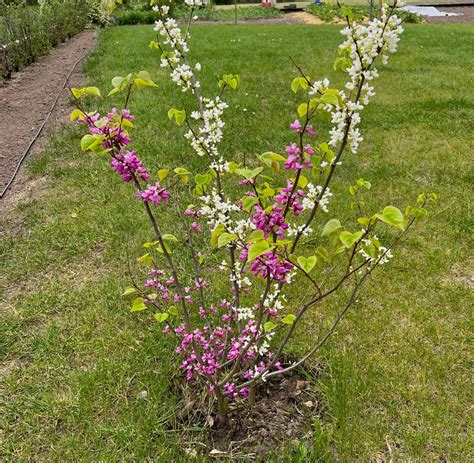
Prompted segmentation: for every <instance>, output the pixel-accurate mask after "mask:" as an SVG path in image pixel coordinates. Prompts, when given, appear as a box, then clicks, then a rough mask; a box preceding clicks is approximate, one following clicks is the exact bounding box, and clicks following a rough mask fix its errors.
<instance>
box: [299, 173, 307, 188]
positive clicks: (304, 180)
mask: <svg viewBox="0 0 474 463" xmlns="http://www.w3.org/2000/svg"><path fill="white" fill-rule="evenodd" d="M306 185H308V179H307V178H306V177H305V176H304V175H300V178H299V179H298V186H299V187H300V188H306Z"/></svg>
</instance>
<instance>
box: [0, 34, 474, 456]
mask: <svg viewBox="0 0 474 463" xmlns="http://www.w3.org/2000/svg"><path fill="white" fill-rule="evenodd" d="M473 36H474V28H473V27H472V26H459V25H456V26H446V25H442V26H441V25H421V26H412V27H407V31H406V33H405V34H404V36H403V38H402V42H401V45H400V51H399V53H398V54H397V55H396V56H394V57H393V58H392V60H391V62H390V65H389V66H388V67H385V68H382V69H381V78H380V79H379V80H378V81H377V82H376V89H377V96H376V97H375V98H374V101H373V103H372V105H371V106H370V107H369V108H367V109H366V110H364V114H363V116H364V119H363V123H362V128H363V132H364V137H365V139H366V142H364V144H363V146H362V150H361V154H360V155H359V156H357V157H354V156H348V157H346V161H345V163H344V165H343V166H342V168H341V170H340V172H339V173H338V179H339V180H340V184H339V185H340V186H339V187H338V188H337V189H336V191H337V192H338V195H337V196H335V198H334V202H333V203H332V204H331V209H330V210H331V212H330V214H329V215H328V216H322V217H321V218H320V220H321V225H322V224H324V222H325V221H326V220H327V219H328V218H330V217H332V216H333V215H334V216H337V214H338V211H340V210H343V209H344V207H345V205H346V204H347V202H348V201H349V197H348V195H347V193H346V191H347V187H348V186H349V185H350V184H351V183H352V182H353V181H354V180H355V179H357V178H359V177H363V178H365V179H367V180H370V181H371V182H372V185H373V187H372V194H371V195H370V196H369V197H368V198H367V202H368V206H369V207H372V208H376V207H378V206H383V205H387V204H393V205H396V206H399V207H403V206H404V205H405V204H407V203H409V202H413V200H414V198H416V196H417V194H418V193H419V192H422V191H436V192H437V193H438V195H439V197H440V202H439V206H438V209H437V210H436V211H435V212H434V214H432V215H431V217H430V220H429V221H427V222H424V223H420V224H419V225H418V226H417V228H416V230H415V231H414V233H412V234H411V235H410V236H409V237H408V239H407V240H406V241H405V242H404V244H403V245H402V246H401V247H399V248H397V249H396V251H395V253H394V254H395V259H393V261H392V262H391V263H390V265H388V266H387V267H385V268H384V269H383V270H382V271H379V272H378V273H377V275H376V279H374V280H373V281H372V282H371V284H370V285H369V287H368V288H367V290H366V291H365V292H364V294H363V296H361V297H360V298H359V302H358V304H357V305H356V306H355V307H354V310H352V312H351V313H350V314H349V316H348V317H347V319H346V320H345V321H344V323H343V324H341V325H340V328H339V329H338V331H337V333H336V335H335V336H334V337H333V339H332V340H331V342H330V344H329V345H328V346H327V347H326V348H325V349H324V350H323V351H322V352H321V355H320V357H319V358H316V359H315V360H314V361H315V362H318V363H320V364H323V365H324V371H325V373H324V374H323V375H322V377H321V381H320V382H318V383H317V384H316V385H315V387H317V388H319V389H320V391H321V392H322V393H323V394H324V400H325V402H326V411H325V413H323V414H321V415H319V416H315V417H314V428H312V430H311V431H312V433H313V434H312V436H313V437H311V439H312V440H313V442H314V452H313V453H312V454H311V456H307V457H301V455H300V456H299V457H298V455H297V454H296V452H293V451H292V450H291V448H290V446H288V448H287V450H286V453H285V454H284V456H282V455H283V454H281V455H280V456H279V457H276V456H275V457H273V458H274V460H275V461H298V458H301V460H300V461H344V462H351V461H361V462H365V461H384V460H385V461H388V460H390V459H393V461H420V462H422V461H453V462H454V461H456V462H457V461H459V462H468V461H472V460H473V458H474V455H473V452H472V441H470V439H471V438H472V431H473V429H472V421H471V419H472V417H471V416H470V414H471V413H472V408H471V407H472V392H471V390H472V388H471V386H472V384H471V376H472V369H471V365H470V364H469V353H470V348H472V345H470V337H472V325H470V323H471V322H472V280H471V279H470V277H471V276H472V273H473V261H472V258H470V249H472V240H471V239H472V234H471V233H472V211H471V208H470V200H471V199H472V184H473V182H472V181H473V178H472V161H471V156H472V151H473V142H472V129H473V127H472V121H473V116H474V111H473V107H474V104H473V103H474V101H473V95H472V88H471V84H472V80H471V78H472V62H470V56H471V55H470V51H471V44H472V40H473V38H474V37H473ZM152 38H153V32H152V30H151V29H150V28H149V27H121V28H113V29H107V30H104V31H102V33H101V36H100V43H99V47H98V50H97V52H96V53H95V54H94V55H93V56H92V57H91V58H90V59H89V61H88V64H87V68H86V69H87V73H88V75H89V76H90V81H91V82H93V83H94V84H96V85H98V86H99V87H100V88H101V89H102V90H103V91H105V90H107V89H108V88H109V83H110V80H111V78H112V77H113V76H115V75H124V74H126V73H128V72H132V71H138V70H141V69H146V70H148V71H150V72H151V74H152V77H153V78H154V79H155V81H157V82H158V84H159V86H160V89H159V91H156V92H144V93H141V94H137V95H136V96H134V97H133V99H132V102H131V109H132V111H133V113H134V114H135V115H136V117H137V129H136V130H135V131H134V139H135V141H134V145H133V146H134V148H135V149H136V150H137V151H138V152H139V154H140V156H141V157H142V158H144V159H145V160H146V163H147V165H149V166H150V167H151V168H152V169H153V170H157V169H158V168H161V167H172V166H176V165H186V166H188V167H189V168H190V169H192V170H194V171H199V170H203V169H204V168H205V160H203V159H196V158H195V156H194V155H193V154H192V152H191V150H190V149H189V148H188V147H187V145H186V143H185V142H184V141H183V139H182V137H181V136H180V132H181V131H180V129H177V128H176V126H175V125H173V124H172V123H171V122H170V121H169V120H168V118H167V117H166V113H167V110H168V108H169V107H172V106H176V107H183V106H186V105H187V104H188V103H187V101H188V100H186V99H185V98H184V97H183V96H182V95H181V93H180V92H179V91H177V90H176V89H175V88H174V87H173V85H171V84H170V83H169V82H168V78H167V77H166V75H165V73H164V71H163V70H161V69H160V68H159V60H158V57H157V55H156V54H154V53H153V52H152V51H151V50H149V48H148V47H147V45H148V43H149V41H150V40H151V39H152ZM340 41H341V36H340V35H339V33H338V27H336V26H317V27H311V26H202V27H196V28H195V30H194V32H193V39H192V50H193V53H192V55H193V59H196V60H198V61H199V62H201V63H202V65H203V72H202V82H203V84H202V85H203V89H204V93H205V94H210V95H213V94H214V92H215V91H216V82H217V79H218V77H219V76H220V75H222V74H223V73H239V74H240V76H241V81H242V84H241V88H240V89H239V91H238V92H237V93H235V94H229V95H227V96H226V99H227V100H228V102H229V103H230V104H231V106H232V109H231V110H229V111H228V113H227V116H226V119H227V123H228V124H227V128H226V136H225V143H223V145H222V150H223V152H224V154H225V155H226V156H227V157H229V158H234V159H237V160H243V159H244V157H245V158H246V160H247V161H249V160H251V159H252V157H253V156H254V155H255V154H257V153H261V152H264V151H267V150H270V149H271V150H276V151H282V150H283V147H284V146H285V144H286V143H288V141H290V140H291V134H290V133H289V132H288V130H287V127H288V124H289V123H290V122H291V121H292V120H293V119H294V117H295V114H294V112H295V107H296V104H297V103H298V101H299V99H298V96H295V95H294V94H293V93H292V92H291V90H290V82H291V80H292V78H293V77H294V76H295V75H296V72H295V70H294V69H293V68H292V66H291V63H290V61H289V59H288V57H289V56H292V57H293V59H295V61H297V62H298V63H300V64H301V65H302V67H303V68H304V69H305V71H306V72H307V73H308V74H309V75H311V76H312V77H313V78H316V77H322V76H324V75H327V76H329V77H330V78H331V80H333V81H334V82H336V83H338V84H340V83H341V82H342V76H340V75H336V73H335V72H334V71H332V64H333V61H334V59H335V57H336V47H337V45H338V43H339V42H340ZM109 104H110V102H105V103H100V105H101V108H102V109H105V108H108V107H109ZM115 104H117V105H118V104H119V100H118V99H117V100H116V101H115ZM101 108H99V109H101ZM320 130H321V131H322V132H324V130H327V126H324V127H321V128H320ZM81 133H82V132H81V129H79V128H77V127H73V126H67V127H64V128H63V129H62V130H61V131H60V132H59V133H58V134H57V135H56V136H54V137H53V138H52V139H51V142H50V144H49V146H48V147H47V149H46V150H45V152H44V153H43V154H42V155H41V156H39V157H38V158H36V159H33V160H31V161H30V162H29V165H28V174H29V176H30V177H31V182H33V185H34V188H33V191H32V193H31V194H30V195H26V197H24V198H23V199H22V201H21V202H20V203H19V204H17V206H16V208H15V209H14V210H13V211H11V210H10V211H8V213H7V214H5V219H4V220H3V232H4V239H3V241H2V245H1V246H2V247H1V250H2V280H1V284H2V288H1V293H0V295H1V296H2V298H3V300H4V303H3V308H2V312H1V315H2V322H1V334H0V340H1V354H2V368H1V373H2V384H1V385H0V393H1V397H2V399H1V406H2V411H1V413H0V416H1V417H0V420H1V426H2V433H1V434H0V440H1V447H0V448H1V451H0V452H1V453H0V455H1V459H2V460H3V461H28V460H33V461H187V458H188V457H187V456H186V453H185V452H184V447H189V444H185V441H186V440H191V439H193V438H194V439H196V440H198V441H199V440H201V441H203V440H205V438H203V437H201V436H200V435H199V430H189V431H188V434H187V435H185V436H183V435H182V433H181V431H173V425H174V421H175V418H174V417H175V413H176V410H177V407H179V402H178V400H179V399H178V397H177V396H176V395H175V394H174V392H173V389H172V384H173V378H172V376H173V375H174V374H175V363H176V362H175V360H174V359H173V357H172V355H171V352H172V350H173V343H172V341H171V340H170V339H169V338H163V336H162V335H161V332H160V327H159V326H157V324H156V323H154V322H153V320H152V318H151V317H150V316H149V315H148V314H141V315H134V314H130V312H129V310H128V306H127V303H126V301H125V300H124V299H123V298H122V297H121V296H120V293H121V291H122V290H123V288H124V287H127V286H128V276H127V262H128V261H133V260H134V258H135V257H136V256H138V255H140V253H141V252H142V247H141V245H142V243H143V242H144V241H146V240H149V239H150V229H149V226H148V224H147V222H146V218H145V217H144V214H143V211H142V209H141V207H140V204H138V202H135V201H133V200H130V197H131V196H132V191H131V189H130V186H129V185H125V184H122V183H121V182H120V180H119V179H118V178H117V176H116V175H114V174H113V173H112V172H111V171H110V170H109V168H108V165H107V164H108V162H107V161H106V160H104V159H98V158H95V157H93V156H90V155H85V154H83V153H81V152H80V150H79V149H78V141H79V138H80V135H81ZM162 220H163V226H164V227H166V226H168V225H171V226H172V221H171V220H170V218H169V217H166V216H165V217H163V218H162ZM216 297H218V294H216ZM297 341H298V342H297V343H296V347H295V350H296V351H300V350H301V349H302V348H303V347H304V345H305V344H307V342H308V340H307V339H306V338H305V337H304V333H300V334H299V335H298V339H297ZM471 352H472V350H471ZM142 391H147V393H148V396H147V397H146V398H143V396H142V394H141V393H142ZM196 449H197V450H198V451H200V450H201V449H202V446H200V445H198V444H196ZM208 450H209V449H208Z"/></svg>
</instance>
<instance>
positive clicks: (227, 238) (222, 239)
mask: <svg viewBox="0 0 474 463" xmlns="http://www.w3.org/2000/svg"><path fill="white" fill-rule="evenodd" d="M236 239H237V235H236V234H235V233H222V235H220V236H219V239H218V240H217V247H218V248H222V247H223V246H225V245H227V244H229V243H230V242H232V241H234V240H236Z"/></svg>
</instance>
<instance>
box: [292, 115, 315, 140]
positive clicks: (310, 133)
mask: <svg viewBox="0 0 474 463" xmlns="http://www.w3.org/2000/svg"><path fill="white" fill-rule="evenodd" d="M290 129H291V130H294V131H295V132H296V133H301V132H302V131H303V126H302V125H301V122H300V121H299V120H298V119H296V120H295V122H293V123H291V124H290ZM305 132H306V134H307V135H308V136H310V137H314V136H315V135H316V132H315V131H314V130H313V126H312V125H311V124H307V125H306V128H305Z"/></svg>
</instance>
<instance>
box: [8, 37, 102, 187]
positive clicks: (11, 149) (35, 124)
mask: <svg viewBox="0 0 474 463" xmlns="http://www.w3.org/2000/svg"><path fill="white" fill-rule="evenodd" d="M97 36H98V31H96V30H86V31H83V32H81V33H79V34H78V35H76V36H74V37H73V38H72V39H70V40H68V41H67V42H65V43H63V44H61V45H59V46H58V47H57V48H55V49H54V50H52V52H51V53H50V54H49V55H47V56H45V57H43V58H41V59H40V60H39V61H38V62H36V63H33V64H31V65H30V66H28V67H26V68H25V69H23V70H22V71H20V72H17V73H15V74H13V76H12V79H11V80H9V81H7V82H5V83H4V85H3V86H0V106H1V108H2V114H3V117H2V118H1V120H0V133H2V143H1V145H0V192H1V191H3V189H4V188H5V186H6V185H7V183H8V181H9V180H10V178H11V176H12V175H13V172H14V170H15V168H16V166H17V164H18V162H19V161H20V159H21V157H22V155H23V153H24V152H25V150H26V148H27V147H28V145H29V143H30V142H31V140H32V139H33V138H34V136H35V134H36V133H37V131H38V129H39V127H40V126H41V124H42V122H43V121H44V119H45V117H46V116H47V115H48V112H49V110H50V108H51V106H52V104H53V102H54V99H55V98H56V95H57V94H58V92H60V91H61V89H62V86H63V84H64V82H65V80H66V76H67V75H68V73H69V71H70V70H71V69H72V68H73V67H74V65H75V64H76V63H77V61H78V60H79V59H81V58H83V57H85V56H86V55H88V54H89V53H90V52H91V51H92V50H93V49H94V48H95V44H96V39H97ZM81 66H82V64H81V63H79V65H78V66H77V69H76V72H75V73H74V74H73V75H72V76H71V79H70V85H77V84H78V82H80V81H81V80H82V74H81V72H80V69H81ZM68 100H69V98H68V95H67V91H63V93H62V95H61V98H60V99H59V101H58V105H57V107H56V108H55V110H54V112H53V114H52V117H51V118H50V120H49V122H48V127H52V126H55V125H57V122H58V121H60V120H61V121H64V120H65V119H66V117H67V116H68V113H69V108H70V106H69V103H68ZM45 138H46V136H45V135H43V137H42V140H44V139H45ZM41 144H42V142H41V141H40V143H39V144H38V146H37V147H36V148H35V149H36V150H37V151H38V148H39V146H40V145H41Z"/></svg>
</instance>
